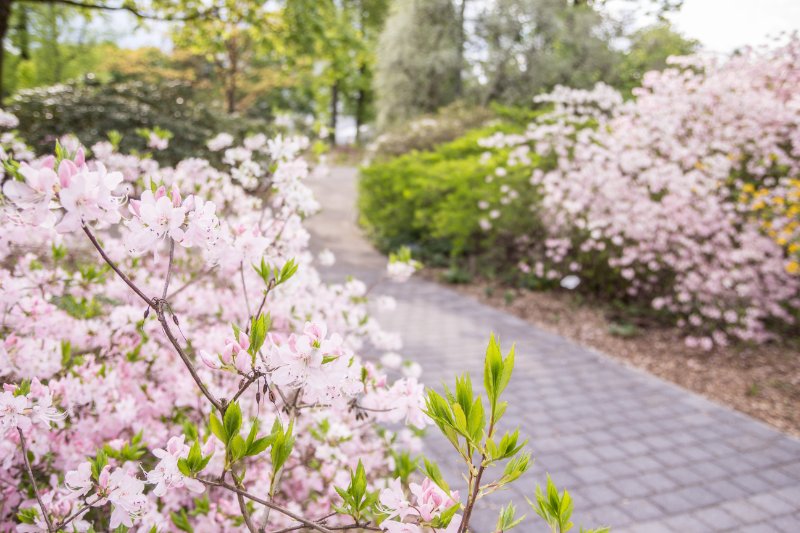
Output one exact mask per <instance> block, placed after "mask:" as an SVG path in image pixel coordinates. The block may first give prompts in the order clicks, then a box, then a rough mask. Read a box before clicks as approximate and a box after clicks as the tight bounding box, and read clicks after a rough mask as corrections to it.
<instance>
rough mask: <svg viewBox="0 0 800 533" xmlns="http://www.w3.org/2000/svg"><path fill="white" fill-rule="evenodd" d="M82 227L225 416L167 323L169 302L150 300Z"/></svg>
mask: <svg viewBox="0 0 800 533" xmlns="http://www.w3.org/2000/svg"><path fill="white" fill-rule="evenodd" d="M82 227H83V232H84V233H86V235H87V236H88V237H89V240H90V241H92V244H93V245H94V247H95V248H96V249H97V251H98V252H100V255H101V256H102V258H103V259H104V260H105V262H106V263H108V265H109V266H110V267H111V268H112V269H113V270H114V272H116V273H117V275H118V276H119V277H120V278H122V281H124V282H125V283H126V284H127V285H128V287H130V288H131V290H133V292H135V293H136V294H138V295H139V297H140V298H141V299H142V300H144V301H145V303H147V305H148V306H149V307H151V308H152V309H154V310H155V312H156V315H157V316H158V321H159V322H160V323H161V328H162V329H163V330H164V333H165V334H166V335H167V339H169V342H170V343H171V344H172V346H173V348H175V350H176V351H177V352H178V355H179V356H180V357H181V359H182V360H183V364H184V365H186V368H187V369H188V370H189V374H191V376H192V379H194V382H195V383H196V384H197V386H198V388H199V389H200V392H202V393H203V395H204V396H205V397H206V398H208V401H210V402H211V404H212V405H213V406H214V407H215V408H216V409H217V410H218V411H219V412H220V413H223V414H224V413H225V405H224V404H223V403H222V402H220V401H219V400H217V399H216V398H215V397H214V395H213V394H211V392H210V391H209V390H208V388H206V386H205V384H204V383H203V381H202V380H201V379H200V376H199V375H197V371H196V370H195V368H194V364H193V363H192V360H191V358H190V357H189V355H188V354H187V353H186V352H185V351H184V349H183V347H182V346H181V345H180V343H179V342H178V339H177V338H175V335H174V334H173V333H172V330H171V329H170V327H169V322H167V315H166V312H165V308H166V309H169V303H168V302H167V300H165V299H163V298H162V299H151V298H148V297H147V295H146V294H145V293H144V292H142V290H141V289H140V288H139V287H138V286H137V285H136V284H135V283H134V282H133V281H131V279H130V278H129V277H128V276H126V275H125V273H124V272H123V271H122V270H120V269H119V267H117V265H116V264H115V263H114V262H113V261H112V260H111V258H110V257H108V254H106V252H105V250H103V247H102V246H100V243H99V242H98V241H97V238H96V237H95V236H94V234H93V233H92V232H91V230H89V228H88V227H87V226H86V225H85V224H84V225H83V226H82ZM171 255H172V254H170V256H171ZM170 264H171V261H170ZM167 278H168V279H169V275H168V276H167ZM165 288H166V287H165ZM172 316H173V320H175V323H176V324H177V319H176V318H175V315H172Z"/></svg>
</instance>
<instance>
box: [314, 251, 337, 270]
mask: <svg viewBox="0 0 800 533" xmlns="http://www.w3.org/2000/svg"><path fill="white" fill-rule="evenodd" d="M317 260H318V261H319V264H320V265H322V266H326V267H327V266H333V264H334V263H336V256H335V255H334V254H333V252H331V251H330V250H328V249H325V250H322V251H321V252H320V253H319V254H318V255H317Z"/></svg>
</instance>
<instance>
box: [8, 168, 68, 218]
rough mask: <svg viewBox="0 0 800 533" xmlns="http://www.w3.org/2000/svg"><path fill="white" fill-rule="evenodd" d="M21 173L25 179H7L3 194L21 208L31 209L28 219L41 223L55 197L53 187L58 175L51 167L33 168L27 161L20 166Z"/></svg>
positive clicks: (27, 215) (27, 214)
mask: <svg viewBox="0 0 800 533" xmlns="http://www.w3.org/2000/svg"><path fill="white" fill-rule="evenodd" d="M19 173H20V174H22V176H23V177H24V178H25V181H17V180H13V179H12V180H9V181H6V183H5V184H4V185H3V194H5V195H6V196H7V197H8V198H9V199H10V200H11V201H12V202H14V204H15V205H16V206H17V207H19V208H20V209H24V210H30V211H29V212H28V213H26V217H27V220H29V221H30V222H31V223H33V224H36V225H38V224H41V223H42V222H43V221H44V218H45V216H46V215H47V212H48V210H49V207H50V201H51V200H52V199H53V194H54V193H53V187H54V186H55V184H56V182H57V181H58V177H57V176H56V173H55V172H53V170H52V169H50V168H47V167H42V168H33V167H31V166H30V165H28V164H26V163H23V165H22V166H21V167H20V169H19Z"/></svg>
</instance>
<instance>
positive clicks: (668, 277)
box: [480, 38, 800, 349]
mask: <svg viewBox="0 0 800 533" xmlns="http://www.w3.org/2000/svg"><path fill="white" fill-rule="evenodd" d="M799 80H800V39H798V38H795V39H793V40H792V41H791V42H790V43H789V44H788V45H786V46H785V47H783V48H781V49H779V50H775V51H772V52H763V53H759V52H756V51H747V52H745V53H742V54H741V55H738V56H736V57H733V58H731V59H729V60H727V61H725V62H718V61H715V60H711V59H708V58H704V57H699V56H698V57H691V58H679V59H674V60H673V61H672V66H671V67H670V68H668V69H666V70H664V71H663V72H651V73H648V74H647V75H646V76H645V78H644V83H643V87H641V88H639V89H638V90H636V91H635V99H634V100H633V101H631V102H627V103H622V100H621V99H620V98H619V96H618V95H615V94H613V92H612V91H610V89H609V88H607V87H605V86H598V87H596V88H595V89H594V90H592V91H576V90H569V89H563V88H559V89H557V90H556V91H555V92H554V93H552V94H551V95H548V96H545V97H540V98H538V100H540V101H542V102H548V103H550V104H552V105H553V110H552V112H550V113H547V114H546V115H544V116H542V117H541V118H540V119H539V120H537V121H536V122H534V123H532V124H530V125H529V127H528V129H527V131H526V132H525V133H523V134H516V135H502V134H498V135H495V136H493V137H491V138H488V139H485V140H484V141H483V142H482V145H483V146H484V148H486V149H487V157H493V154H507V157H506V164H505V165H504V167H503V168H500V169H498V172H495V173H494V174H493V175H492V176H489V177H487V180H486V181H487V183H491V184H492V186H495V187H496V189H497V190H496V195H493V196H492V197H491V198H487V201H485V202H483V204H484V205H481V206H480V208H481V209H482V210H484V216H483V218H482V220H481V221H480V225H481V227H482V229H483V231H484V232H485V233H487V237H491V236H492V235H496V236H498V238H499V236H501V235H507V232H508V231H509V230H508V228H509V227H513V222H514V221H509V220H505V219H506V218H516V217H518V216H519V215H518V213H519V212H520V210H521V209H525V210H527V211H528V212H529V213H530V216H531V217H532V218H535V219H537V220H538V227H539V228H541V229H540V231H541V232H542V234H537V235H536V236H531V235H520V234H516V235H514V246H515V250H516V252H515V253H516V257H515V263H516V262H517V261H519V263H518V264H519V273H520V276H521V277H523V278H525V279H530V280H532V281H531V282H530V283H531V284H538V285H541V284H545V285H546V284H548V283H549V284H555V283H557V282H558V281H559V280H562V279H565V276H577V277H578V278H579V279H580V280H581V281H582V282H583V283H581V284H580V287H581V289H585V290H588V291H591V292H593V293H595V294H600V295H603V296H605V297H608V298H610V299H614V300H618V301H620V300H621V301H626V302H628V303H630V304H633V305H639V306H642V307H645V308H647V307H649V308H651V309H652V310H653V313H654V314H656V315H659V316H661V317H662V318H666V319H668V320H672V321H673V322H674V323H676V324H677V325H678V326H680V327H682V328H684V330H685V331H686V335H687V337H686V342H687V344H689V345H691V346H699V347H702V348H706V349H710V348H712V347H713V346H714V345H725V344H727V343H728V342H730V341H731V340H734V339H736V340H745V341H754V342H763V341H766V340H768V339H770V338H772V337H773V336H774V335H775V334H776V332H778V333H779V332H780V331H781V330H788V329H790V328H794V327H796V323H797V320H798V319H799V318H800V277H798V276H797V270H798V267H797V264H798V263H797V259H798V257H797V251H798V248H797V235H798V233H797V232H798V231H799V230H798V228H800V225H798V213H800V212H799V211H798V207H797V206H798V199H799V198H798V196H797V190H798V189H797V183H798V178H800V137H798V131H800V128H798V126H800V96H798V93H797V91H796V90H794V89H795V88H796V87H797V84H798V81H799ZM534 155H535V157H534ZM506 171H508V172H510V173H513V174H514V175H515V176H520V175H527V178H525V181H519V180H517V181H509V180H508V179H507V178H505V177H504V176H505V174H506ZM505 213H508V215H506V214H505ZM512 213H513V215H511V214H512ZM504 220H505V222H504ZM512 231H513V230H512ZM504 232H505V233H504ZM538 280H541V281H538ZM571 285H575V284H574V283H572V284H571ZM575 286H576V287H577V285H575Z"/></svg>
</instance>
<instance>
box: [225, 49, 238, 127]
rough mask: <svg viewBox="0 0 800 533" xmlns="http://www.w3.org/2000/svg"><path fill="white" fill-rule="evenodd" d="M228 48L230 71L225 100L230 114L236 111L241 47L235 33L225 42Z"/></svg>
mask: <svg viewBox="0 0 800 533" xmlns="http://www.w3.org/2000/svg"><path fill="white" fill-rule="evenodd" d="M225 46H226V47H227V49H228V72H227V77H228V79H227V80H226V82H227V83H226V84H225V101H226V108H227V111H228V114H231V115H232V114H234V113H236V89H237V82H238V77H239V49H238V48H237V47H238V42H237V38H236V35H235V34H234V35H233V36H231V38H230V39H228V42H227V43H225Z"/></svg>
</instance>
